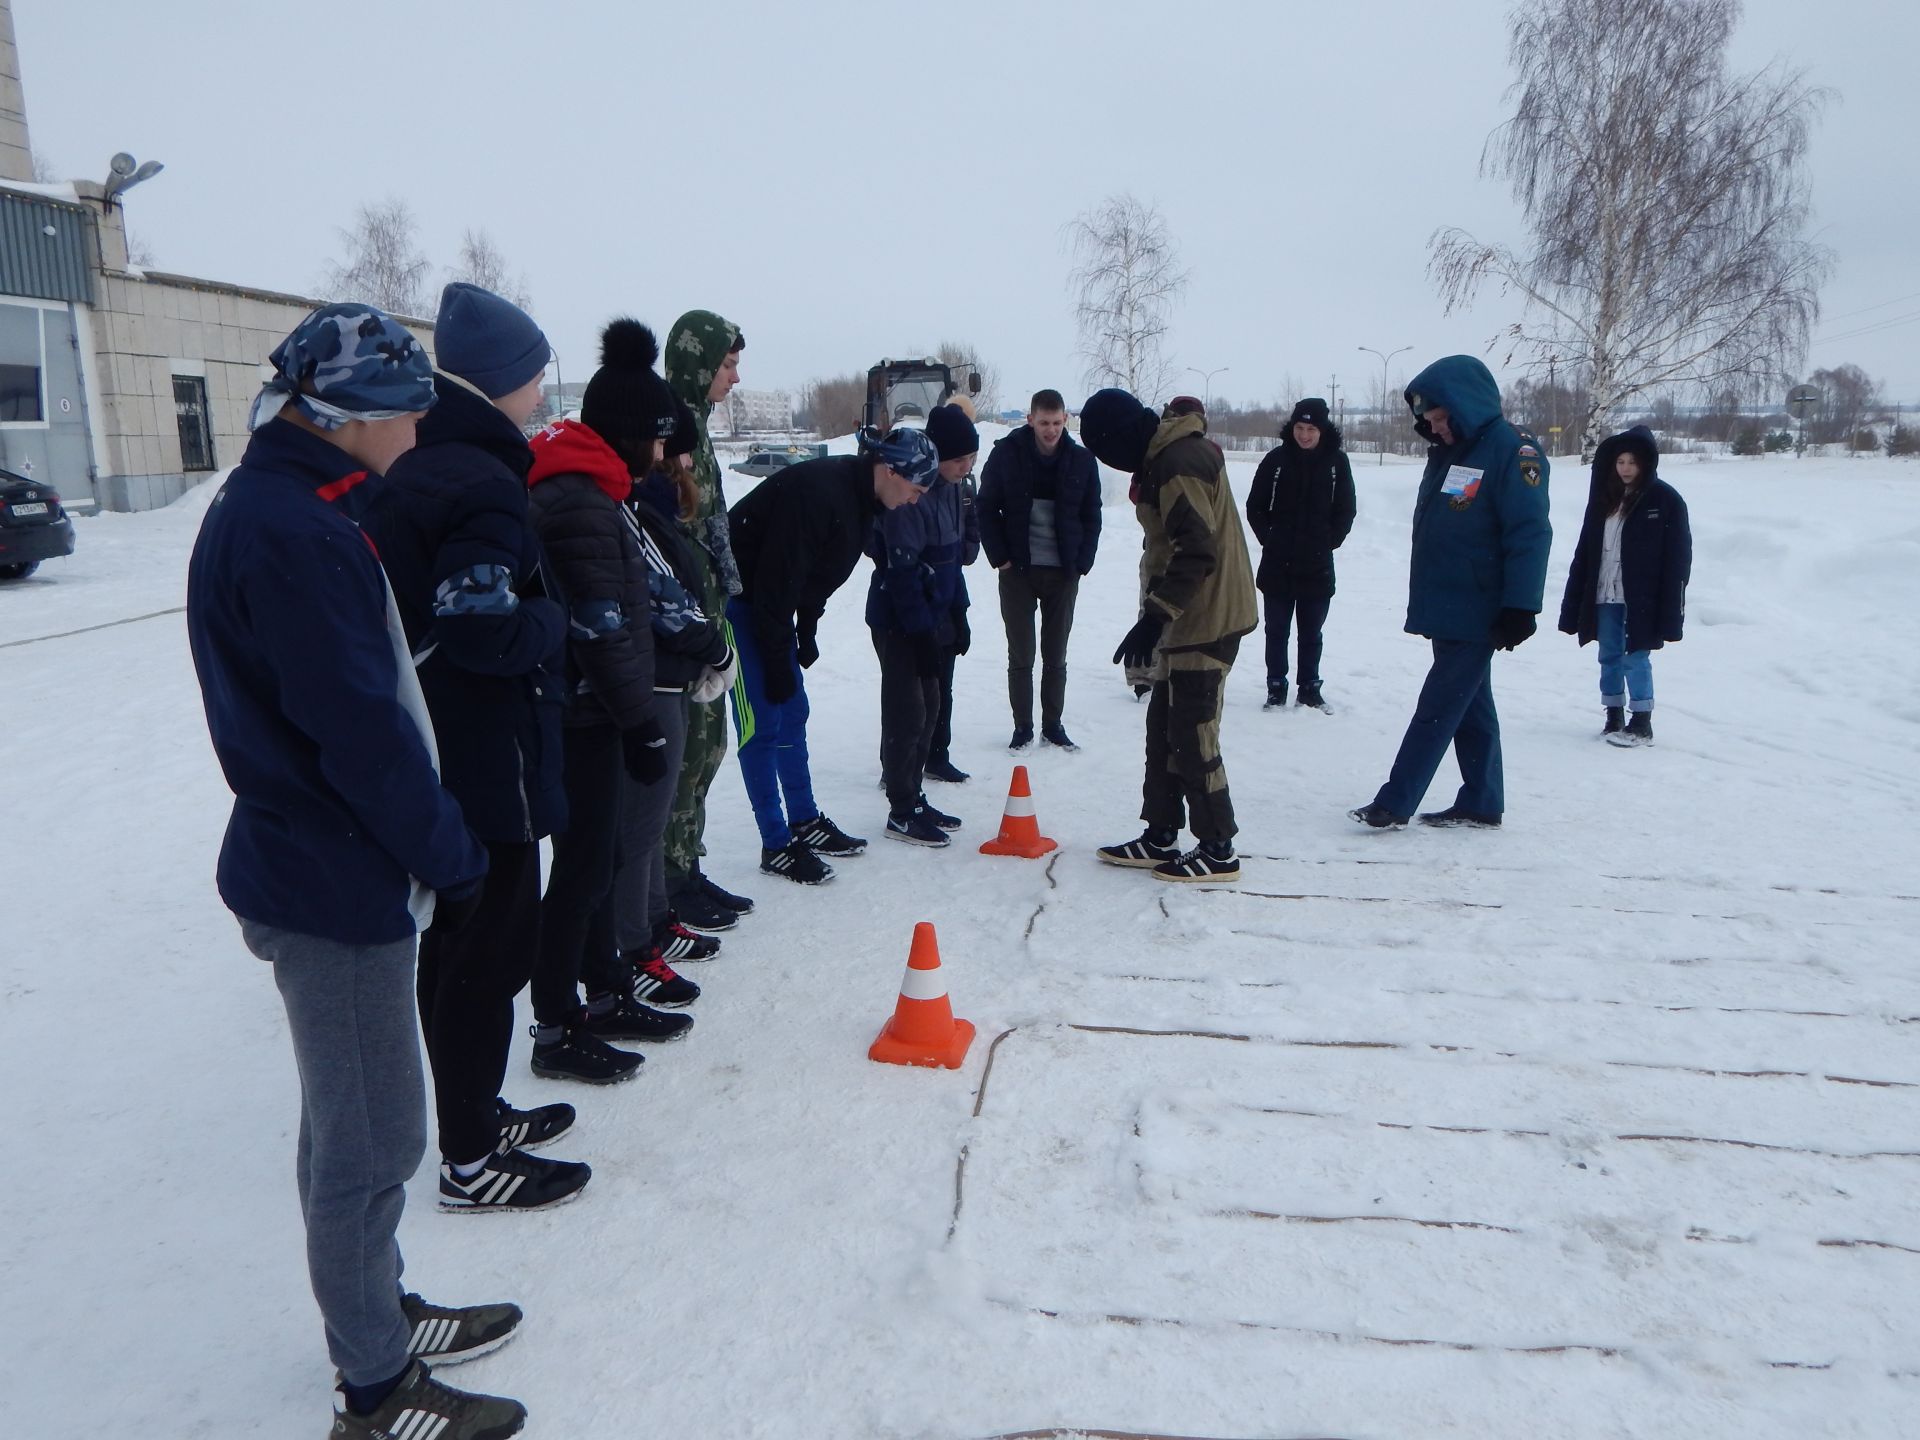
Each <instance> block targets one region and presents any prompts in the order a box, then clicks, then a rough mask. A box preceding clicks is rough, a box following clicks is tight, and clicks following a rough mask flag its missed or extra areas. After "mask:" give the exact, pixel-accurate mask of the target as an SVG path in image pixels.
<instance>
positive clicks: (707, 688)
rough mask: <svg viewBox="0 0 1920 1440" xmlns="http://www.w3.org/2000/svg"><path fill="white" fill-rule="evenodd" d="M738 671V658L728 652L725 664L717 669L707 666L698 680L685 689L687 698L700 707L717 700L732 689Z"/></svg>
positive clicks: (730, 651) (731, 652)
mask: <svg viewBox="0 0 1920 1440" xmlns="http://www.w3.org/2000/svg"><path fill="white" fill-rule="evenodd" d="M739 670H740V659H739V656H737V655H736V654H735V653H734V652H733V651H732V650H728V651H727V663H726V664H725V665H723V666H721V667H719V668H718V669H716V668H714V667H713V666H711V665H709V666H707V667H706V668H705V669H704V670H702V671H701V672H700V678H699V679H698V680H696V681H694V682H693V684H691V685H689V686H688V687H687V697H688V698H689V699H691V700H693V701H695V702H696V703H698V704H701V705H705V704H707V703H709V702H710V701H714V700H718V699H719V698H720V697H721V696H722V695H724V694H726V693H727V692H728V691H729V690H731V689H733V677H734V676H735V675H736V674H737V673H739Z"/></svg>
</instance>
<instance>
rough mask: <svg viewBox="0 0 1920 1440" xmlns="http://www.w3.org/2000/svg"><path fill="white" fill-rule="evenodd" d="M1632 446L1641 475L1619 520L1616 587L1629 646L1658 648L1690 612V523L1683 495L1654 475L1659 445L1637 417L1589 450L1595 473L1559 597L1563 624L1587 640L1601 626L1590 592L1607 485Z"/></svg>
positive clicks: (1609, 497)
mask: <svg viewBox="0 0 1920 1440" xmlns="http://www.w3.org/2000/svg"><path fill="white" fill-rule="evenodd" d="M1625 451H1630V452H1632V453H1633V454H1635V455H1637V456H1638V457H1639V460H1640V473H1641V475H1642V476H1643V477H1645V478H1644V480H1643V481H1642V483H1641V484H1640V486H1639V487H1638V494H1637V495H1636V497H1635V499H1634V500H1633V502H1632V503H1631V505H1629V507H1628V509H1627V514H1626V518H1625V519H1624V520H1623V521H1622V522H1621V525H1620V588H1621V590H1622V591H1623V592H1624V594H1625V595H1626V601H1627V649H1629V650H1658V649H1659V648H1660V647H1661V646H1663V645H1665V644H1666V643H1667V642H1668V641H1677V640H1679V639H1680V636H1681V632H1682V630H1683V629H1684V628H1685V625H1686V618H1687V582H1688V581H1689V580H1690V579H1692V578H1693V530H1692V528H1691V526H1690V525H1689V523H1688V520H1687V502H1686V501H1684V500H1682V499H1681V498H1680V492H1679V491H1678V490H1676V489H1674V488H1673V487H1672V486H1671V485H1669V484H1667V482H1666V481H1664V480H1662V479H1661V478H1660V476H1659V466H1660V448H1659V446H1658V445H1657V444H1656V443H1655V441H1654V438H1653V432H1652V431H1651V430H1649V429H1647V428H1646V426H1644V425H1636V426H1634V427H1633V429H1631V430H1629V431H1627V432H1626V433H1625V434H1623V435H1614V436H1611V437H1610V438H1608V439H1606V440H1602V441H1601V442H1600V447H1599V449H1597V450H1596V451H1595V452H1594V456H1593V481H1592V486H1591V489H1590V490H1589V491H1588V494H1587V513H1586V518H1585V519H1584V520H1582V521H1581V524H1580V541H1579V543H1578V544H1577V545H1575V546H1574V550H1573V565H1572V566H1571V567H1570V568H1569V569H1568V571H1567V589H1566V593H1565V595H1563V596H1562V597H1561V600H1560V628H1561V629H1562V630H1564V631H1565V632H1566V633H1567V634H1569V635H1578V636H1579V637H1580V643H1581V644H1582V645H1585V644H1586V643H1587V642H1588V641H1589V640H1592V639H1594V638H1595V637H1596V636H1597V635H1598V634H1599V617H1598V614H1597V612H1596V609H1595V599H1594V596H1595V592H1596V590H1597V588H1598V586H1599V583H1600V552H1601V549H1602V547H1603V546H1604V544H1605V540H1606V526H1607V516H1608V515H1610V514H1611V513H1612V512H1613V503H1614V498H1615V497H1616V496H1617V495H1618V494H1619V491H1618V490H1616V489H1613V488H1611V487H1610V486H1609V484H1608V481H1609V479H1610V477H1612V476H1613V473H1614V472H1613V466H1614V461H1615V459H1616V458H1618V457H1619V455H1620V454H1621V453H1622V452H1625Z"/></svg>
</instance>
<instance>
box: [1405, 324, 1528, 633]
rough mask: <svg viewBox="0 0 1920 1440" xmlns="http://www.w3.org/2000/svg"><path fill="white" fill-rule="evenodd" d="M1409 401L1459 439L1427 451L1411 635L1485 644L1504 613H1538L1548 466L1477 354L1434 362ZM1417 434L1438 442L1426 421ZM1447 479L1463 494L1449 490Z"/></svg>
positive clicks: (1417, 514) (1416, 515) (1416, 525)
mask: <svg viewBox="0 0 1920 1440" xmlns="http://www.w3.org/2000/svg"><path fill="white" fill-rule="evenodd" d="M1406 398H1407V403H1408V405H1409V406H1415V402H1416V399H1418V401H1419V402H1420V403H1421V404H1424V405H1439V406H1444V407H1445V409H1446V411H1447V414H1448V415H1449V416H1450V417H1451V425H1450V428H1451V430H1452V432H1453V437H1454V439H1453V443H1452V444H1450V445H1439V444H1435V445H1433V446H1432V448H1431V449H1429V450H1428V451H1427V469H1426V473H1425V474H1424V475H1422V476H1421V479H1420V495H1419V498H1418V499H1417V500H1416V501H1415V502H1414V510H1413V558H1412V563H1411V565H1410V567H1409V571H1410V573H1409V578H1408V586H1407V592H1408V593H1407V624H1406V629H1407V630H1408V632H1409V633H1411V634H1414V635H1425V636H1428V637H1430V638H1432V639H1435V640H1462V641H1469V642H1472V643H1475V644H1485V643H1488V642H1490V641H1491V639H1492V635H1493V624H1494V621H1495V620H1497V619H1499V617H1500V612H1501V611H1502V610H1525V611H1527V612H1528V613H1529V614H1534V615H1537V614H1539V613H1540V606H1541V603H1542V599H1541V597H1542V593H1543V592H1544V590H1545V589H1546V584H1547V552H1548V551H1549V550H1550V549H1551V548H1552V545H1553V525H1552V523H1551V522H1550V521H1549V520H1548V518H1547V460H1546V457H1545V456H1544V455H1542V454H1541V453H1540V450H1539V447H1538V446H1537V445H1536V444H1535V443H1534V441H1533V439H1532V438H1531V437H1530V436H1527V435H1523V434H1521V433H1520V431H1518V430H1516V429H1514V427H1513V426H1512V425H1510V424H1508V423H1507V421H1506V419H1505V417H1503V416H1502V415H1501V413H1500V387H1499V386H1498V385H1496V384H1495V383H1494V379H1493V375H1492V372H1490V371H1489V370H1488V369H1487V367H1486V366H1485V365H1483V364H1482V363H1481V362H1480V361H1479V360H1476V359H1475V358H1474V357H1473V356H1471V355H1449V356H1447V357H1446V358H1445V359H1444V360H1436V361H1434V363H1433V364H1431V365H1429V366H1428V367H1427V368H1426V369H1425V370H1422V371H1421V372H1420V373H1419V374H1418V375H1416V376H1415V377H1414V379H1413V383H1412V384H1411V385H1409V386H1408V387H1407V392H1406ZM1415 408H1416V410H1417V408H1418V407H1417V406H1416V407H1415ZM1414 428H1415V429H1416V430H1418V431H1419V432H1420V433H1421V434H1422V435H1425V436H1426V437H1427V439H1428V440H1430V441H1431V440H1432V439H1433V435H1432V432H1431V430H1430V429H1428V427H1427V423H1426V421H1424V420H1422V421H1419V422H1418V423H1417V424H1416V425H1415V427H1414ZM1449 478H1451V479H1452V480H1453V482H1454V485H1453V488H1456V489H1458V491H1459V492H1460V493H1458V494H1453V495H1449V494H1448V493H1447V490H1448V489H1449V485H1448V481H1449Z"/></svg>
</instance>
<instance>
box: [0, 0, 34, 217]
mask: <svg viewBox="0 0 1920 1440" xmlns="http://www.w3.org/2000/svg"><path fill="white" fill-rule="evenodd" d="M31 179H33V140H32V138H31V137H30V136H29V135H28V134H27V96H26V92H25V91H24V90H22V89H21V88H20V51H19V49H18V48H17V47H16V46H15V45H14V43H13V0H0V180H31Z"/></svg>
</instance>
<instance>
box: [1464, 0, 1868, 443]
mask: <svg viewBox="0 0 1920 1440" xmlns="http://www.w3.org/2000/svg"><path fill="white" fill-rule="evenodd" d="M1739 17H1740V4H1739V0H1529V3H1526V4H1523V5H1522V6H1521V7H1520V8H1519V9H1518V10H1516V11H1515V12H1514V14H1513V16H1512V18H1511V20H1510V22H1509V32H1508V58H1509V60H1510V62H1511V64H1512V65H1513V68H1514V70H1515V72H1516V74H1517V75H1518V79H1517V80H1516V81H1515V82H1514V85H1513V87H1512V89H1511V90H1510V91H1509V94H1510V95H1511V96H1512V97H1513V98H1514V99H1515V100H1516V101H1517V103H1516V106H1515V109H1514V113H1513V117H1512V119H1510V120H1508V121H1507V123H1506V124H1505V125H1503V126H1502V127H1501V128H1500V129H1499V130H1497V131H1495V132H1494V134H1493V136H1492V137H1491V138H1490V139H1489V140H1488V142H1487V147H1486V150H1485V152H1484V153H1483V154H1482V157H1481V167H1480V168H1481V173H1483V174H1486V175H1492V176H1496V177H1504V178H1506V179H1507V180H1508V181H1510V182H1511V185H1512V188H1513V193H1514V197H1515V198H1516V199H1517V200H1518V201H1519V202H1520V205H1521V207H1522V209H1523V210H1524V211H1525V212H1526V218H1527V229H1528V231H1529V239H1528V242H1527V245H1526V248H1525V250H1524V251H1517V250H1514V249H1511V248H1509V247H1507V246H1504V245H1496V244H1489V243H1487V242H1485V241H1481V240H1477V239H1475V238H1474V237H1473V236H1472V235H1470V234H1468V233H1467V232H1466V231H1464V230H1461V229H1458V228H1453V227H1445V228H1442V229H1440V230H1437V231H1435V232H1434V235H1433V238H1432V241H1431V246H1432V263H1431V266H1430V273H1431V274H1432V275H1433V277H1434V278H1435V279H1436V280H1437V281H1438V282H1439V284H1440V286H1441V288H1442V290H1443V292H1444V294H1445V297H1446V300H1447V306H1448V310H1449V312H1451V311H1452V310H1453V309H1455V308H1459V307H1462V306H1465V305H1467V304H1470V303H1471V302H1472V300H1473V297H1474V294H1475V292H1476V291H1477V290H1478V289H1479V288H1480V286H1481V285H1482V284H1484V283H1485V282H1486V281H1488V280H1493V281H1496V282H1498V284H1499V286H1500V288H1501V290H1502V291H1503V292H1505V291H1509V290H1511V291H1517V292H1518V293H1519V295H1520V297H1521V298H1522V300H1523V301H1524V302H1525V307H1526V308H1525V316H1524V318H1523V320H1522V321H1521V322H1520V323H1518V324H1515V325H1512V326H1510V327H1508V328H1507V329H1506V330H1504V331H1503V332H1502V333H1501V335H1499V336H1496V337H1495V342H1496V343H1498V342H1499V341H1500V340H1501V339H1504V340H1506V341H1507V342H1508V344H1509V345H1510V347H1511V349H1510V351H1509V355H1510V356H1511V355H1512V354H1513V353H1514V352H1519V353H1522V354H1524V355H1526V356H1527V357H1528V358H1529V359H1530V360H1531V361H1533V362H1534V363H1538V362H1540V361H1542V360H1544V358H1545V357H1546V356H1548V355H1550V354H1552V355H1557V356H1558V358H1559V362H1560V363H1561V364H1563V365H1565V364H1569V363H1577V364H1579V365H1581V366H1583V367H1584V371H1585V375H1586V378H1587V396H1586V402H1585V404H1584V406H1583V407H1581V408H1582V410H1583V411H1584V413H1581V414H1575V415H1573V416H1570V417H1568V419H1569V422H1570V425H1572V424H1577V425H1579V426H1580V435H1581V451H1582V453H1583V454H1586V455H1591V454H1592V452H1593V448H1594V446H1595V445H1596V444H1597V443H1598V440H1599V438H1600V436H1601V434H1602V433H1603V431H1604V430H1605V428H1606V427H1607V425H1608V423H1609V421H1610V420H1611V419H1612V417H1613V415H1614V412H1615V411H1616V409H1617V408H1618V407H1619V406H1620V405H1621V404H1622V403H1623V402H1625V401H1628V400H1630V399H1633V398H1634V397H1636V396H1639V395H1642V394H1644V393H1645V392H1647V391H1649V390H1654V389H1658V388H1662V387H1665V386H1670V385H1675V384H1680V383H1692V384H1697V385H1702V386H1713V387H1716V388H1718V387H1720V386H1722V385H1725V384H1727V383H1730V382H1731V383H1740V382H1752V381H1760V380H1765V381H1774V380H1777V379H1778V378H1779V377H1782V376H1784V375H1785V374H1786V373H1787V372H1789V371H1791V370H1794V369H1797V368H1798V362H1799V359H1800V357H1801V355H1802V354H1803V353H1804V351H1805V349H1806V343H1807V334H1808V329H1809V327H1810V326H1811V324H1812V322H1813V320H1814V318H1815V316H1817V315H1818V313H1819V301H1818V292H1819V287H1820V283H1821V281H1822V280H1823V279H1824V278H1825V276H1826V274H1827V271H1828V269H1829V267H1830V265H1831V260H1830V258H1829V256H1828V254H1827V252H1826V251H1824V250H1822V249H1821V248H1819V247H1817V246H1815V245H1813V244H1811V243H1810V242H1809V241H1808V240H1807V239H1806V238H1805V230H1806V221H1807V182H1806V157H1807V140H1808V134H1809V131H1810V129H1811V127H1812V124H1813V121H1814V118H1815V116H1816V114H1817V112H1818V110H1819V107H1820V105H1821V103H1822V101H1823V100H1824V98H1825V96H1824V94H1823V92H1820V91H1818V90H1814V89H1812V88H1810V87H1809V86H1808V84H1807V83H1806V80H1805V77H1804V74H1803V73H1802V72H1800V71H1797V70H1787V69H1782V68H1780V67H1779V66H1778V65H1769V66H1767V67H1766V68H1764V69H1761V70H1758V71H1755V72H1753V73H1751V74H1731V73H1729V72H1728V70H1727V65H1726V51H1727V42H1728V39H1729V37H1730V36H1731V34H1732V32H1733V28H1734V26H1735V24H1736V23H1737V21H1738V20H1739Z"/></svg>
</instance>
